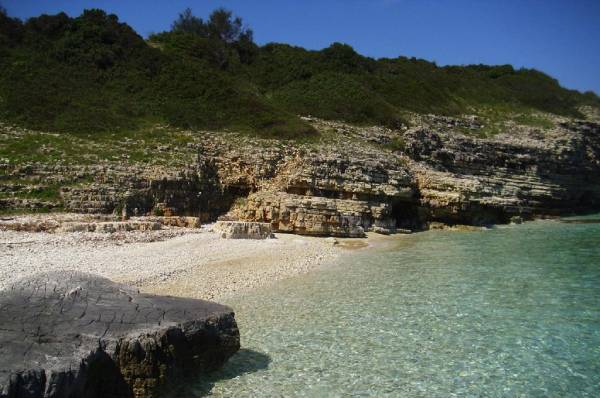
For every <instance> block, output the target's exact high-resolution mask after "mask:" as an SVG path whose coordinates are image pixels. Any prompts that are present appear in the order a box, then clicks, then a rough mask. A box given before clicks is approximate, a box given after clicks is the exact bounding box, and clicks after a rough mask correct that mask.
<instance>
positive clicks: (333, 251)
mask: <svg viewBox="0 0 600 398" xmlns="http://www.w3.org/2000/svg"><path fill="white" fill-rule="evenodd" d="M386 238H387V239H389V237H383V238H379V237H376V236H373V234H370V236H369V237H367V238H362V239H336V240H333V239H331V238H325V237H307V236H300V235H293V234H282V233H277V234H275V238H274V239H266V240H246V239H222V238H221V237H220V236H219V233H216V232H212V230H211V226H210V225H205V226H202V227H201V228H179V227H178V228H166V229H162V230H156V231H152V230H149V231H127V232H116V233H98V232H53V233H48V232H28V231H15V230H7V229H0V253H1V255H0V290H1V289H5V288H6V287H8V286H10V285H11V284H12V283H14V282H16V281H17V280H19V279H21V278H24V277H28V276H31V275H33V274H36V273H38V272H46V271H53V270H64V269H68V270H78V271H83V272H89V273H92V274H97V275H100V276H104V277H107V278H109V279H111V280H113V281H115V282H119V283H124V284H127V285H131V286H133V287H136V288H138V289H140V291H142V292H144V293H152V294H159V295H171V296H181V297H190V298H200V299H206V300H222V299H224V298H226V297H230V296H232V295H235V294H237V293H239V292H243V291H247V290H252V289H255V288H258V287H263V286H265V285H269V284H271V283H275V282H276V281H279V280H281V279H284V278H288V277H291V276H295V275H299V274H303V273H307V272H311V271H314V270H316V269H319V268H320V267H323V266H327V264H328V263H331V262H332V261H335V260H336V259H338V258H339V257H340V256H341V255H343V254H344V253H347V252H350V251H352V250H362V249H366V248H370V247H372V246H374V245H377V243H376V242H378V241H379V240H380V239H386Z"/></svg>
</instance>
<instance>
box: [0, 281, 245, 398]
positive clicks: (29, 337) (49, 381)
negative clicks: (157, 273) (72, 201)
mask: <svg viewBox="0 0 600 398" xmlns="http://www.w3.org/2000/svg"><path fill="white" fill-rule="evenodd" d="M0 309H1V310H0V323H1V324H2V328H1V329H0V397H7V398H8V397H11V398H21V397H27V398H37V397H57V398H58V397H65V398H66V397H109V396H110V397H132V398H142V397H157V396H159V395H160V394H161V392H162V391H164V390H165V389H166V388H168V386H169V384H170V383H173V382H176V381H177V380H179V378H181V377H185V376H187V375H189V374H197V372H202V371H210V370H213V369H216V368H218V367H220V366H221V365H223V363H224V362H225V361H226V360H227V359H228V358H229V357H230V356H231V355H232V354H233V353H235V352H236V351H237V350H238V349H239V347H240V339H239V332H238V329H237V325H236V322H235V319H234V314H233V311H232V310H231V309H230V308H228V307H225V306H222V305H219V304H215V303H211V302H207V301H202V300H192V299H183V298H174V297H161V296H152V295H148V294H140V293H139V292H138V291H136V290H133V289H130V288H128V287H126V286H123V285H119V284H115V283H113V282H111V281H109V280H107V279H104V278H100V277H95V276H92V275H87V274H81V273H75V272H55V273H47V274H38V275H37V276H34V277H32V278H28V279H25V280H22V281H20V282H18V283H16V284H15V285H13V286H11V287H10V288H8V289H6V290H3V291H0Z"/></svg>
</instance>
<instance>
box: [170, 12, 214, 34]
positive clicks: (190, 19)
mask: <svg viewBox="0 0 600 398" xmlns="http://www.w3.org/2000/svg"><path fill="white" fill-rule="evenodd" d="M171 31H172V32H184V33H192V34H195V35H198V36H201V37H206V36H207V34H208V31H207V29H206V25H205V24H204V21H203V20H202V18H198V17H197V16H195V15H194V14H193V13H192V9H191V8H189V7H188V8H186V9H185V10H183V12H181V13H180V14H179V17H177V19H176V20H175V21H173V23H172V24H171Z"/></svg>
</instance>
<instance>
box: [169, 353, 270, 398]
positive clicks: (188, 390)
mask: <svg viewBox="0 0 600 398" xmlns="http://www.w3.org/2000/svg"><path fill="white" fill-rule="evenodd" d="M270 363H271V357H269V356H268V355H266V354H263V353H261V352H258V351H253V350H248V349H241V350H239V351H238V352H237V353H236V354H235V355H233V356H232V357H231V358H230V359H229V361H227V363H226V364H225V366H223V368H222V369H220V370H218V371H216V372H211V373H208V374H204V375H202V376H200V377H201V380H194V379H189V380H188V381H187V382H186V383H185V385H181V386H177V388H175V389H173V390H171V391H170V392H169V394H167V395H166V397H169V398H174V397H193V398H196V397H204V396H206V395H208V394H209V393H210V391H211V390H212V388H213V387H214V385H215V383H217V382H218V381H220V380H227V379H233V378H235V377H238V376H243V375H245V374H248V373H254V372H257V371H260V370H264V369H268V368H269V364H270Z"/></svg>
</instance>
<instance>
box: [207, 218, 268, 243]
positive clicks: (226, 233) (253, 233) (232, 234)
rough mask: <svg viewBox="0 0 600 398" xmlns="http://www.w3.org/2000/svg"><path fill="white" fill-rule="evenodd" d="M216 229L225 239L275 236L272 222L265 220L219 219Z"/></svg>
mask: <svg viewBox="0 0 600 398" xmlns="http://www.w3.org/2000/svg"><path fill="white" fill-rule="evenodd" d="M214 230H215V231H217V232H219V233H220V234H221V237H222V238H225V239H268V238H272V237H273V229H272V228H271V224H269V223H264V222H242V221H217V222H216V223H215V226H214Z"/></svg>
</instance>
